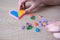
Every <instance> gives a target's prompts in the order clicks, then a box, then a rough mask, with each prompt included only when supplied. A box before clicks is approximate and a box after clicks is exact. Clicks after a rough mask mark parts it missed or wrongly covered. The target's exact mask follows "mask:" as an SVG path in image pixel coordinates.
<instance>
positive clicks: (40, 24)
mask: <svg viewBox="0 0 60 40" xmlns="http://www.w3.org/2000/svg"><path fill="white" fill-rule="evenodd" d="M43 22H46V25H48V21H47V20H46V19H43V20H41V21H39V23H38V24H39V26H41V27H44V25H43Z"/></svg>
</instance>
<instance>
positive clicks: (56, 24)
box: [45, 21, 60, 33]
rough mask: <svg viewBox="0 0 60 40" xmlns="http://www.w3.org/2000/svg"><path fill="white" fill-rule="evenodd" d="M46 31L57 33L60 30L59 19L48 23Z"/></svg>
mask: <svg viewBox="0 0 60 40" xmlns="http://www.w3.org/2000/svg"><path fill="white" fill-rule="evenodd" d="M45 28H46V29H47V31H49V32H53V33H57V32H60V21H58V22H52V23H50V24H49V25H47V26H46V27H45Z"/></svg>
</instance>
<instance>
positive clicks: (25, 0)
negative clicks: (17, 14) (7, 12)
mask: <svg viewBox="0 0 60 40" xmlns="http://www.w3.org/2000/svg"><path fill="white" fill-rule="evenodd" d="M26 2H27V0H19V2H18V5H19V6H18V10H20V9H24V7H25V3H26Z"/></svg>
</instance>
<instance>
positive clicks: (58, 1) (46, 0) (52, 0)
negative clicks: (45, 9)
mask: <svg viewBox="0 0 60 40" xmlns="http://www.w3.org/2000/svg"><path fill="white" fill-rule="evenodd" d="M28 1H30V2H31V3H32V4H31V6H30V7H29V8H28V9H26V10H25V13H28V12H31V11H32V10H34V9H35V8H36V7H38V6H39V5H40V4H44V5H60V0H19V8H20V9H22V8H24V6H22V5H24V4H25V3H26V2H28Z"/></svg>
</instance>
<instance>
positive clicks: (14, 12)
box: [10, 10, 18, 17]
mask: <svg viewBox="0 0 60 40" xmlns="http://www.w3.org/2000/svg"><path fill="white" fill-rule="evenodd" d="M10 14H11V15H13V16H15V17H18V12H17V11H15V10H11V11H10Z"/></svg>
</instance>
